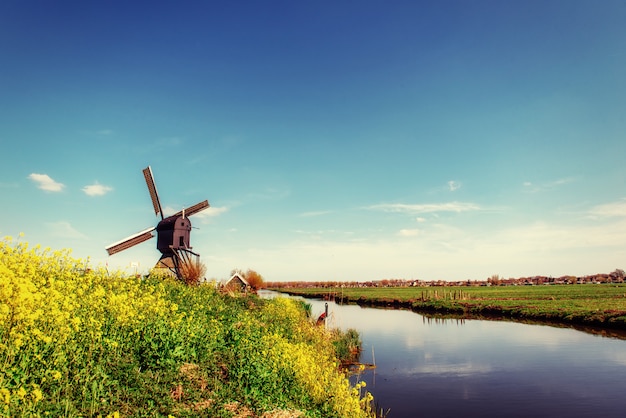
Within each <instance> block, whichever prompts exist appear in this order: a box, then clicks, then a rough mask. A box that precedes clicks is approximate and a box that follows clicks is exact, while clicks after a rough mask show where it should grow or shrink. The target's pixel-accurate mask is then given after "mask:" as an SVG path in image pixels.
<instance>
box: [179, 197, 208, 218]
mask: <svg viewBox="0 0 626 418" xmlns="http://www.w3.org/2000/svg"><path fill="white" fill-rule="evenodd" d="M208 207H209V201H208V200H205V201H203V202H200V203H196V204H195V205H193V206H190V207H188V208H186V209H183V210H181V211H179V212H176V213H175V214H174V215H173V216H182V215H183V213H184V214H185V216H191V215H193V214H194V213H198V212H200V211H203V210H205V209H206V208H208Z"/></svg>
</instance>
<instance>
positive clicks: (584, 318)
mask: <svg viewBox="0 0 626 418" xmlns="http://www.w3.org/2000/svg"><path fill="white" fill-rule="evenodd" d="M277 290H279V291H281V292H286V293H290V294H297V295H301V296H305V297H319V298H324V297H329V296H330V297H333V298H335V299H337V300H343V302H346V303H358V304H360V305H366V306H381V307H400V308H407V309H412V310H415V311H418V312H424V313H440V314H457V315H467V316H480V315H489V316H492V317H493V316H499V317H503V318H512V319H532V320H543V321H550V322H560V323H565V324H583V325H592V326H602V327H609V328H617V329H626V284H604V285H594V284H589V285H561V286H505V287H500V286H496V287H486V286H485V287H395V288H394V287H388V288H334V289H329V288H302V289H299V288H290V289H277Z"/></svg>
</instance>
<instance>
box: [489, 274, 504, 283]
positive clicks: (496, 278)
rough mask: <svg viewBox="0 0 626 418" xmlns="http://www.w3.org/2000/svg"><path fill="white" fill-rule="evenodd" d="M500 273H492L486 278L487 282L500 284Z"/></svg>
mask: <svg viewBox="0 0 626 418" xmlns="http://www.w3.org/2000/svg"><path fill="white" fill-rule="evenodd" d="M500 281H501V279H500V275H499V274H494V275H492V276H491V277H490V278H488V279H487V283H491V285H492V286H498V285H499V284H500Z"/></svg>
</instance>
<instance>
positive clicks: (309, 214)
mask: <svg viewBox="0 0 626 418" xmlns="http://www.w3.org/2000/svg"><path fill="white" fill-rule="evenodd" d="M329 213H333V211H332V210H318V211H311V212H303V213H301V214H300V215H299V216H300V217H302V218H309V217H312V216H323V215H328V214H329Z"/></svg>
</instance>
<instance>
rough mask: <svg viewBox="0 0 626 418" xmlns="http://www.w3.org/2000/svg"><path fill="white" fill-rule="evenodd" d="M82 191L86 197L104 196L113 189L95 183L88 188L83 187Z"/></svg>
mask: <svg viewBox="0 0 626 418" xmlns="http://www.w3.org/2000/svg"><path fill="white" fill-rule="evenodd" d="M82 190H83V192H85V194H86V195H87V196H104V195H105V194H107V193H108V192H110V191H111V190H113V188H112V187H109V186H105V185H103V184H98V183H97V182H96V183H94V184H91V185H89V186H85V187H83V189H82Z"/></svg>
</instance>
